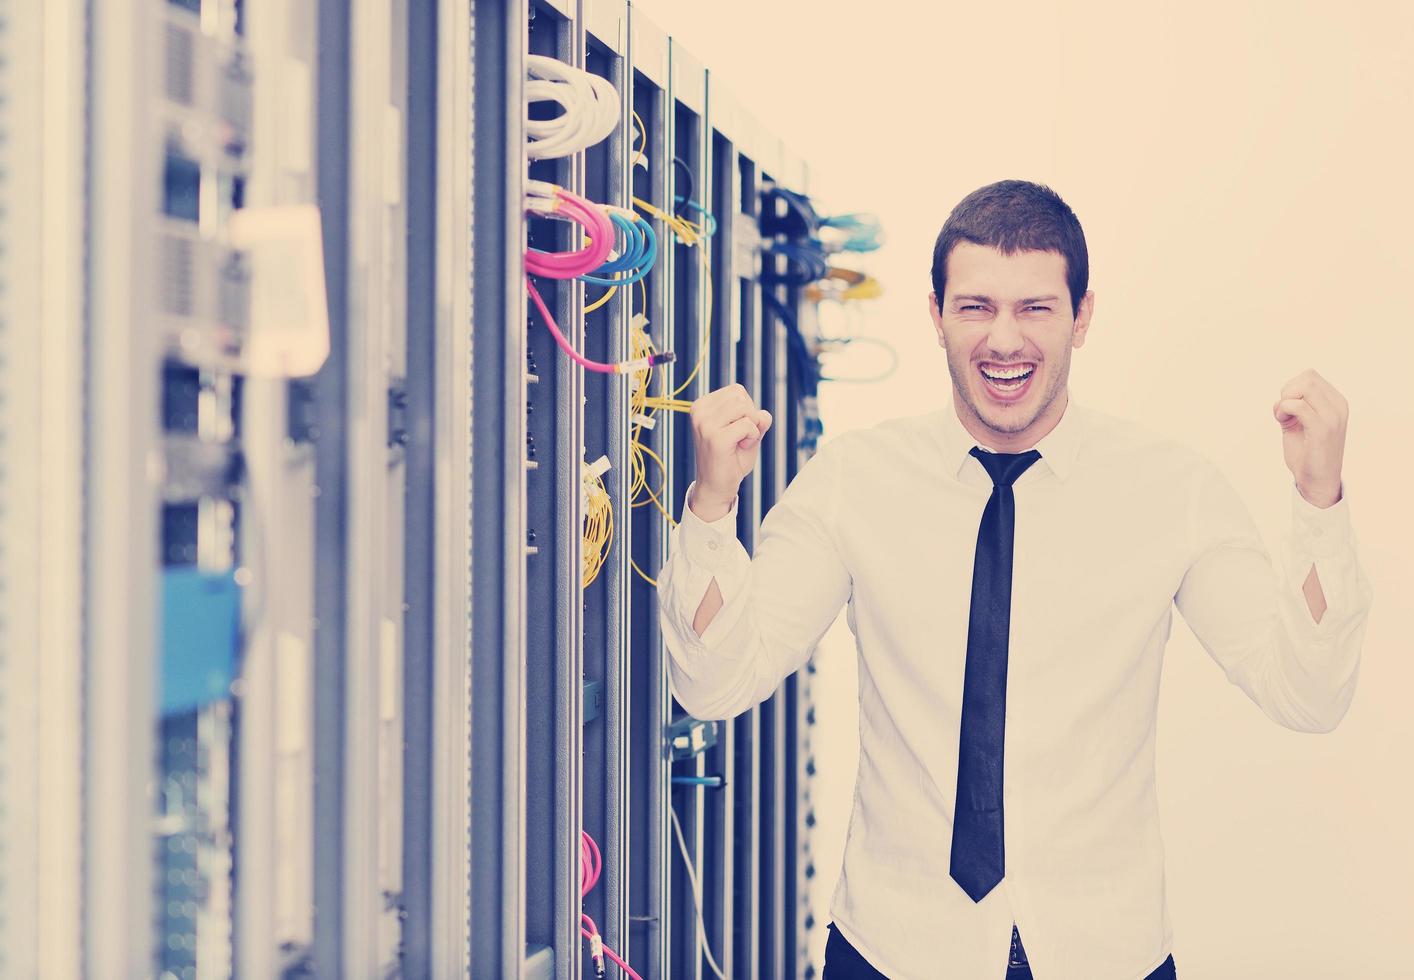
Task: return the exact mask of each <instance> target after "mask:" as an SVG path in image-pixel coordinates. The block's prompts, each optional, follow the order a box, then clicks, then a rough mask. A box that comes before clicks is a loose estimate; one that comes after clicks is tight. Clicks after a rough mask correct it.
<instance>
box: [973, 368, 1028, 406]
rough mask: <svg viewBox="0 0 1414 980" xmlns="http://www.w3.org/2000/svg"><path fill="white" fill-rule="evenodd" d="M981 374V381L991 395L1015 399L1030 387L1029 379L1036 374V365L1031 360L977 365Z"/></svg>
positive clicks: (1001, 399)
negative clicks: (1018, 362) (1006, 363)
mask: <svg viewBox="0 0 1414 980" xmlns="http://www.w3.org/2000/svg"><path fill="white" fill-rule="evenodd" d="M977 370H978V373H979V374H981V375H982V383H983V384H984V385H986V387H987V390H988V391H989V392H990V393H991V394H992V396H993V397H995V398H997V399H998V400H1000V401H1016V400H1017V399H1019V398H1021V397H1022V396H1023V395H1024V394H1025V393H1026V391H1027V389H1028V388H1030V387H1031V379H1032V378H1034V377H1035V376H1036V365H1035V364H1033V363H1031V362H1029V361H1028V362H1025V363H1022V364H1012V365H1008V366H1006V367H1002V366H1001V365H997V364H987V365H981V364H979V365H978V366H977Z"/></svg>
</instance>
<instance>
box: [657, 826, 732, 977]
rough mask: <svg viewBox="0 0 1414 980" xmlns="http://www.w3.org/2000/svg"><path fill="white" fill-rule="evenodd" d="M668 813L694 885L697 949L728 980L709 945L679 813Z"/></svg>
mask: <svg viewBox="0 0 1414 980" xmlns="http://www.w3.org/2000/svg"><path fill="white" fill-rule="evenodd" d="M668 813H669V814H671V815H672V818H673V834H674V835H675V836H676V837H677V839H678V852H679V853H680V854H682V863H683V868H684V870H685V871H687V880H688V883H689V884H691V885H692V910H693V912H694V913H695V914H696V916H697V948H698V949H699V950H701V951H702V955H703V956H704V957H706V959H707V967H708V969H710V970H711V971H712V972H713V973H714V974H715V975H716V976H717V980H727V974H726V972H725V971H724V970H723V969H722V968H721V967H720V966H718V965H717V960H716V958H715V957H714V956H713V955H712V950H711V948H710V947H708V945H707V923H705V922H704V921H702V885H701V884H700V883H699V882H698V880H697V872H696V870H695V869H694V868H693V866H692V858H691V857H690V856H689V855H688V853H687V840H686V839H685V838H684V837H683V833H682V823H681V822H680V821H679V820H678V811H677V810H676V809H675V808H674V807H671V806H670V807H668Z"/></svg>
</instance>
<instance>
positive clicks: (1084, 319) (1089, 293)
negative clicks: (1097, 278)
mask: <svg viewBox="0 0 1414 980" xmlns="http://www.w3.org/2000/svg"><path fill="white" fill-rule="evenodd" d="M1094 313H1095V290H1093V289H1087V290H1086V291H1085V295H1084V296H1082V297H1081V298H1080V309H1079V311H1078V312H1077V313H1076V314H1075V326H1074V328H1073V329H1072V331H1071V341H1070V342H1071V346H1073V347H1074V348H1075V349H1076V350H1079V349H1080V348H1081V347H1083V346H1085V332H1086V331H1087V330H1089V329H1090V317H1091V316H1093V315H1094Z"/></svg>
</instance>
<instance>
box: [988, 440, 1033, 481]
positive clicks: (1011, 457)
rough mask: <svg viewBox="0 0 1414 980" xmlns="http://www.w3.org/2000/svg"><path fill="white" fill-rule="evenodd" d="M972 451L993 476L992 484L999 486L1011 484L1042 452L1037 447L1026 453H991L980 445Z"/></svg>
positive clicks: (989, 474)
mask: <svg viewBox="0 0 1414 980" xmlns="http://www.w3.org/2000/svg"><path fill="white" fill-rule="evenodd" d="M971 453H972V455H973V456H976V457H977V462H979V463H981V464H982V467H983V469H985V470H986V471H987V475H988V476H990V477H991V478H992V485H993V486H998V487H1009V486H1011V485H1012V484H1013V483H1015V482H1016V478H1017V477H1019V476H1020V475H1021V474H1023V473H1025V472H1026V470H1027V467H1029V466H1030V465H1031V464H1032V463H1034V462H1036V460H1038V459H1040V458H1041V453H1040V452H1039V451H1038V450H1035V449H1028V450H1026V452H1024V453H989V452H987V451H986V450H985V449H983V448H981V447H980V446H973V447H972V450H971Z"/></svg>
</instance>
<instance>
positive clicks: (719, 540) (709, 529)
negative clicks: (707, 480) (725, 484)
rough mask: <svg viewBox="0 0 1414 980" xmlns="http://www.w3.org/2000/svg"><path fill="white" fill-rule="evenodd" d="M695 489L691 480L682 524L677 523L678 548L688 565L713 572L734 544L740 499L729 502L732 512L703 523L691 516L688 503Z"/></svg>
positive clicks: (724, 559) (684, 505) (717, 568)
mask: <svg viewBox="0 0 1414 980" xmlns="http://www.w3.org/2000/svg"><path fill="white" fill-rule="evenodd" d="M696 486H697V481H695V480H694V481H693V482H692V483H691V484H690V485H689V486H688V488H687V493H686V494H684V495H683V505H682V520H681V521H680V522H679V523H678V544H679V545H680V546H681V547H682V549H683V553H684V554H685V555H686V557H687V560H688V561H689V562H690V563H692V564H693V565H696V566H698V567H700V568H704V569H706V570H707V571H709V572H716V571H718V570H720V569H721V567H722V565H723V563H724V562H726V561H727V560H728V555H729V554H730V553H731V545H732V544H734V543H736V540H737V537H736V519H737V503H738V500H739V498H735V497H734V498H732V507H731V510H729V511H727V512H726V514H724V515H723V516H721V517H719V518H717V519H716V520H715V521H704V520H703V519H702V518H700V517H698V516H697V515H696V514H695V513H693V511H692V508H691V507H690V506H688V503H687V502H688V501H690V500H691V499H692V491H693V488H694V487H696Z"/></svg>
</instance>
